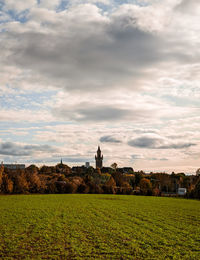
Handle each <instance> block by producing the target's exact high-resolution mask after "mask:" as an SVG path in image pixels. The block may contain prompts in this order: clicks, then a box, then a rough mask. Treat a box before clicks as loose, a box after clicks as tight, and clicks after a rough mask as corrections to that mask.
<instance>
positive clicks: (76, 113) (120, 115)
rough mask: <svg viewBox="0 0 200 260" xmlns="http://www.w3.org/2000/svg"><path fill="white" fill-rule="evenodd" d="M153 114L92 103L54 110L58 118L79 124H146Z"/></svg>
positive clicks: (143, 110)
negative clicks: (126, 122)
mask: <svg viewBox="0 0 200 260" xmlns="http://www.w3.org/2000/svg"><path fill="white" fill-rule="evenodd" d="M151 112H152V111H151V110H150V111H149V110H145V109H123V108H120V107H117V106H111V105H110V106H108V105H106V104H105V105H95V104H92V103H81V104H79V105H77V106H74V107H70V108H68V107H67V106H62V107H60V108H56V109H54V110H52V113H53V114H54V115H55V116H56V117H59V118H62V119H66V120H72V121H78V122H81V121H83V122H84V121H86V122H87V121H88V122H105V121H108V122H112V121H120V120H122V121H123V120H133V121H143V122H144V121H145V120H149V117H151V116H152V115H151Z"/></svg>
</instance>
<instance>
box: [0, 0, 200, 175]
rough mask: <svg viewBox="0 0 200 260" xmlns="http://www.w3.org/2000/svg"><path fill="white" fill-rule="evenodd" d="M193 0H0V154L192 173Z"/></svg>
mask: <svg viewBox="0 0 200 260" xmlns="http://www.w3.org/2000/svg"><path fill="white" fill-rule="evenodd" d="M199 16H200V1H198V0H189V1H188V0H141V1H139V0H137V1H136V0H126V1H121V0H117V1H114V0H99V1H96V0H85V1H82V0H64V1H63V0H54V1H51V0H40V1H39V0H38V1H37V0H26V1H24V0H0V160H1V161H4V162H5V163H15V162H17V163H25V164H26V165H29V164H32V163H34V164H37V165H39V166H40V165H44V164H46V165H55V164H56V163H58V162H59V161H60V159H61V158H62V159H63V162H64V163H66V164H68V165H69V166H72V165H82V164H84V163H85V162H86V161H89V162H90V163H91V164H92V165H93V166H94V165H95V161H94V155H95V153H96V150H97V146H98V145H100V147H101V150H102V153H103V155H104V165H105V166H110V165H111V164H112V163H113V162H116V163H117V164H118V166H119V167H123V166H131V167H133V168H134V169H135V170H144V171H147V172H149V171H155V172H158V171H162V172H169V173H171V172H172V171H174V172H185V173H195V171H196V169H197V168H199V166H200V131H199V129H200V86H199V84H200V73H199V72H200V48H199V46H200V33H199V32H200V21H199Z"/></svg>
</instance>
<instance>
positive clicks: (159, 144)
mask: <svg viewBox="0 0 200 260" xmlns="http://www.w3.org/2000/svg"><path fill="white" fill-rule="evenodd" d="M128 145H129V146H133V147H139V148H147V149H183V148H189V147H191V146H194V145H196V144H194V143H190V142H185V143H183V142H178V143H174V142H171V141H170V140H165V139H163V138H158V137H148V136H143V137H139V138H135V139H133V140H130V141H129V142H128Z"/></svg>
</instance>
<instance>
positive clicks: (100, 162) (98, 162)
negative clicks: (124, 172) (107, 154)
mask: <svg viewBox="0 0 200 260" xmlns="http://www.w3.org/2000/svg"><path fill="white" fill-rule="evenodd" d="M95 160H96V168H100V169H101V168H102V167H103V155H101V149H100V147H99V146H98V150H97V155H95Z"/></svg>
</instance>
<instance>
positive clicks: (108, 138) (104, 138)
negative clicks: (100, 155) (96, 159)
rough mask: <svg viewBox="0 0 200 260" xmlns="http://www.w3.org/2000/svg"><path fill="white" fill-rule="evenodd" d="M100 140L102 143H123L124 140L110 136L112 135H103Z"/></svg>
mask: <svg viewBox="0 0 200 260" xmlns="http://www.w3.org/2000/svg"><path fill="white" fill-rule="evenodd" d="M99 140H100V142H101V143H121V142H122V141H121V140H119V139H116V138H115V137H113V136H110V135H105V136H102V137H101V138H100V139H99Z"/></svg>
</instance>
